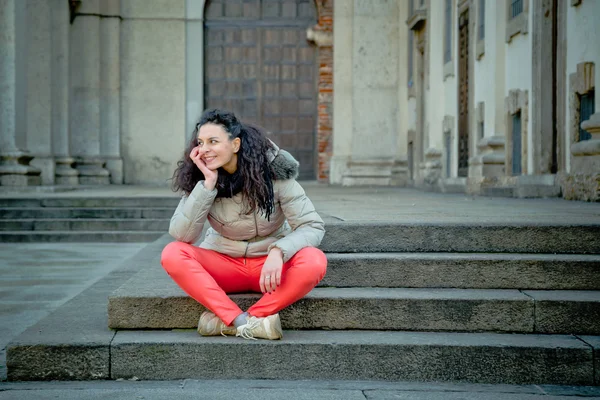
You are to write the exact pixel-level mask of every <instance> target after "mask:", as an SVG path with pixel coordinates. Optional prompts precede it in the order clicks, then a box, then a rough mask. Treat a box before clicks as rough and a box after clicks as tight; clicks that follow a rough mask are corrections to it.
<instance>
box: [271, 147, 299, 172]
mask: <svg viewBox="0 0 600 400" xmlns="http://www.w3.org/2000/svg"><path fill="white" fill-rule="evenodd" d="M271 144H272V145H273V151H270V152H269V154H268V156H267V157H268V159H269V161H270V162H271V168H273V172H274V174H275V179H276V180H286V179H296V178H297V177H298V174H299V170H300V163H299V162H298V160H296V159H295V158H294V157H293V156H292V155H291V154H290V153H289V152H287V151H285V150H283V149H280V148H279V147H278V146H277V145H276V144H275V143H273V141H271Z"/></svg>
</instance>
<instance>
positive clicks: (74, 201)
mask: <svg viewBox="0 0 600 400" xmlns="http://www.w3.org/2000/svg"><path fill="white" fill-rule="evenodd" d="M178 203H179V197H176V196H175V195H173V196H166V197H144V196H141V197H136V196H130V197H54V198H46V199H32V198H19V197H14V198H8V197H4V198H0V208H12V207H14V208H34V207H58V208H95V207H98V208H123V207H134V208H138V207H144V208H149V207H154V208H170V209H171V211H173V210H175V207H177V204H178Z"/></svg>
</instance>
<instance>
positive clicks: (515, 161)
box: [512, 111, 521, 176]
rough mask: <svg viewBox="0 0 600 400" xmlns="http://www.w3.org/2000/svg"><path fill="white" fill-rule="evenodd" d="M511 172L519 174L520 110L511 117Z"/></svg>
mask: <svg viewBox="0 0 600 400" xmlns="http://www.w3.org/2000/svg"><path fill="white" fill-rule="evenodd" d="M512 174H513V176H515V175H521V111H519V112H517V113H516V114H513V117H512Z"/></svg>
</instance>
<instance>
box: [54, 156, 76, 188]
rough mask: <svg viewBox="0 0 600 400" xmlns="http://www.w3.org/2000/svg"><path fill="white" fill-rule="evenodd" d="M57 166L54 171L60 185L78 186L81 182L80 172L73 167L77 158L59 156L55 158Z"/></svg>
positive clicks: (57, 183)
mask: <svg viewBox="0 0 600 400" xmlns="http://www.w3.org/2000/svg"><path fill="white" fill-rule="evenodd" d="M54 162H55V163H56V168H55V171H54V177H55V178H54V180H55V184H56V185H59V186H76V185H78V184H79V172H78V171H77V170H76V169H75V168H73V164H74V163H75V159H74V158H71V157H59V158H56V159H55V160H54Z"/></svg>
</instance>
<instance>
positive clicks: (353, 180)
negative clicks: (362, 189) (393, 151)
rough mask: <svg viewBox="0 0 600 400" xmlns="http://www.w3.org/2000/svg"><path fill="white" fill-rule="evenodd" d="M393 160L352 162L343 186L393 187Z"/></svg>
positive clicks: (343, 177) (343, 180)
mask: <svg viewBox="0 0 600 400" xmlns="http://www.w3.org/2000/svg"><path fill="white" fill-rule="evenodd" d="M393 166H394V161H393V160H381V159H379V160H361V161H350V162H348V167H347V169H346V171H345V172H344V174H343V176H342V185H343V186H368V185H375V186H391V185H392V167H393Z"/></svg>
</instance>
